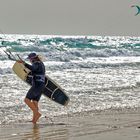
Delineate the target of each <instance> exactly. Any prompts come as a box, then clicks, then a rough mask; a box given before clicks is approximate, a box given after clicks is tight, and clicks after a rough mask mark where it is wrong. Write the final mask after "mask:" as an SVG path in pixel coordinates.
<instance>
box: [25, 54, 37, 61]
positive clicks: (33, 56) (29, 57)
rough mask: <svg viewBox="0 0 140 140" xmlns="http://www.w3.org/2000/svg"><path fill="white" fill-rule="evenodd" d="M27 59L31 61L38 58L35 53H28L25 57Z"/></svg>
mask: <svg viewBox="0 0 140 140" xmlns="http://www.w3.org/2000/svg"><path fill="white" fill-rule="evenodd" d="M27 59H29V60H30V61H31V62H34V61H36V60H38V59H39V58H38V55H37V54H36V53H30V54H29V55H28V57H27Z"/></svg>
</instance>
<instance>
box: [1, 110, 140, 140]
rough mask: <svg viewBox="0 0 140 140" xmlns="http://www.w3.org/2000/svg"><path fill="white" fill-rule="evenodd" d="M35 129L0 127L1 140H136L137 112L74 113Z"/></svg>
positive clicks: (24, 124) (43, 120)
mask: <svg viewBox="0 0 140 140" xmlns="http://www.w3.org/2000/svg"><path fill="white" fill-rule="evenodd" d="M52 119H53V122H51V120H50V119H46V118H41V119H40V121H39V122H38V124H37V125H33V124H32V123H30V122H19V123H11V124H8V125H6V124H2V125H0V140H139V139H140V109H125V110H112V109H110V110H106V111H100V112H99V111H96V112H84V113H80V114H79V113H75V114H73V115H67V116H59V117H54V118H52Z"/></svg>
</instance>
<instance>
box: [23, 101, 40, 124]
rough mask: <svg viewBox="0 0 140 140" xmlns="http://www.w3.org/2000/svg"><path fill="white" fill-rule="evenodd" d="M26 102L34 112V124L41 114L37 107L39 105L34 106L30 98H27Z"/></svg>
mask: <svg viewBox="0 0 140 140" xmlns="http://www.w3.org/2000/svg"><path fill="white" fill-rule="evenodd" d="M24 102H25V103H26V104H27V105H28V106H29V108H30V109H31V110H32V111H33V119H32V122H33V123H34V119H35V116H36V115H37V114H38V113H39V112H38V106H36V105H37V104H34V102H32V101H31V100H29V99H28V98H25V100H24Z"/></svg>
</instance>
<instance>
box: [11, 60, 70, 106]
mask: <svg viewBox="0 0 140 140" xmlns="http://www.w3.org/2000/svg"><path fill="white" fill-rule="evenodd" d="M12 69H13V71H14V72H15V74H16V75H17V76H18V77H19V78H20V79H21V80H23V81H24V82H26V83H27V84H29V85H30V86H31V85H32V77H31V76H30V73H31V71H30V70H29V69H28V68H26V67H25V66H24V65H23V64H22V63H19V62H17V61H16V62H15V64H14V65H13V67H12ZM42 94H43V95H45V96H46V97H48V98H49V99H51V100H52V101H55V102H56V103H58V104H61V105H64V106H66V105H67V104H68V103H69V100H70V99H69V97H68V95H67V94H66V93H65V91H64V90H63V89H62V88H61V87H60V86H59V85H58V84H57V83H56V82H55V81H53V80H52V79H51V78H50V77H49V76H47V75H46V76H45V88H44V90H43V92H42Z"/></svg>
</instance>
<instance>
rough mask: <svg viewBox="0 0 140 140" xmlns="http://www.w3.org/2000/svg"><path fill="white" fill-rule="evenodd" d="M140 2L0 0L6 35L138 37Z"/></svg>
mask: <svg viewBox="0 0 140 140" xmlns="http://www.w3.org/2000/svg"><path fill="white" fill-rule="evenodd" d="M132 5H139V6H140V0H0V30H1V31H2V32H4V33H5V34H39V35H93V36H95V35H101V36H102V35H103V36H105V35H110V36H140V14H139V15H138V16H135V14H136V13H137V9H136V8H132V7H131V6H132Z"/></svg>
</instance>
